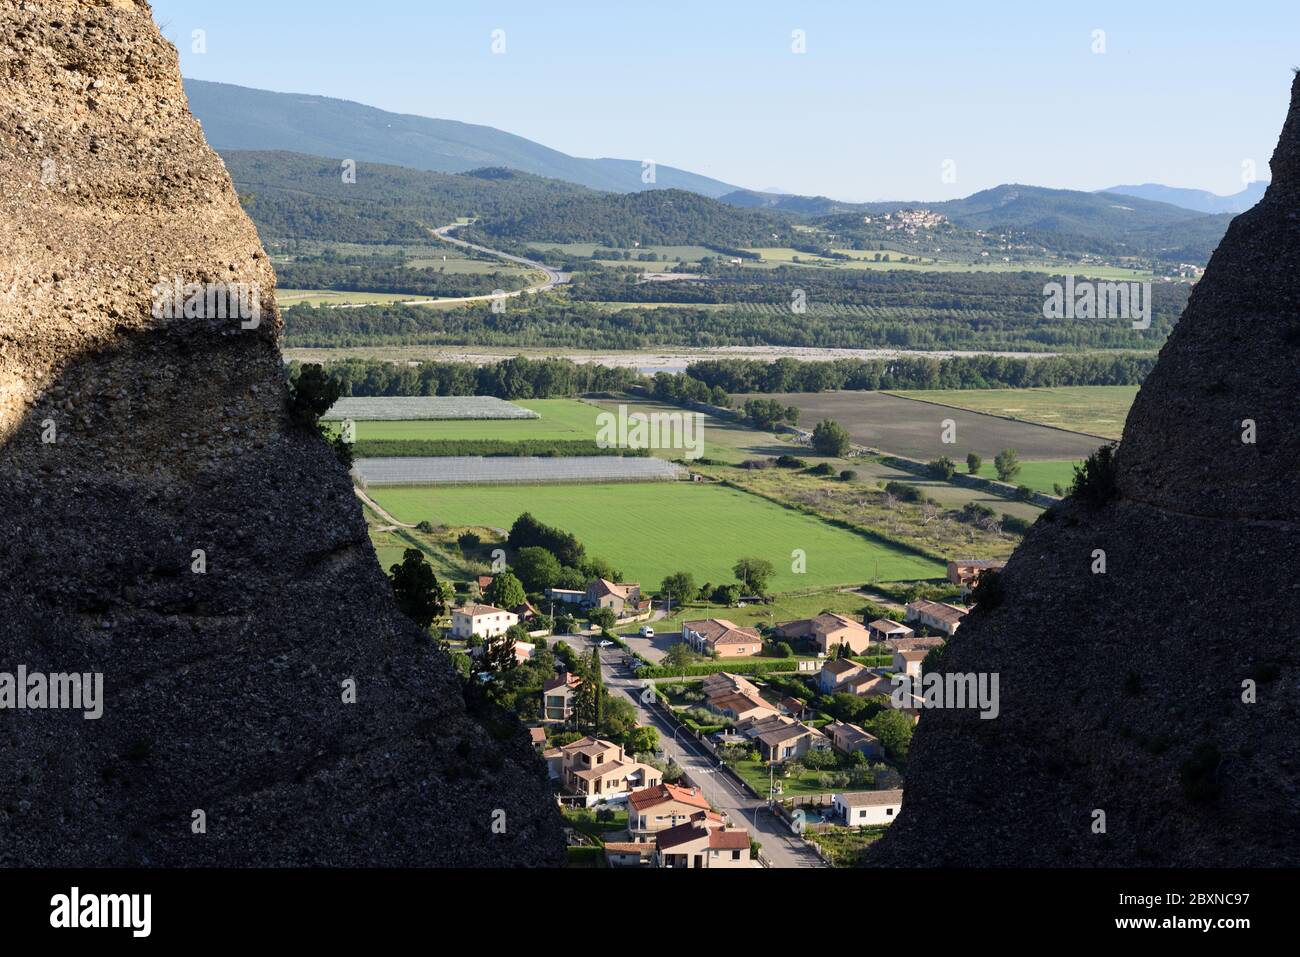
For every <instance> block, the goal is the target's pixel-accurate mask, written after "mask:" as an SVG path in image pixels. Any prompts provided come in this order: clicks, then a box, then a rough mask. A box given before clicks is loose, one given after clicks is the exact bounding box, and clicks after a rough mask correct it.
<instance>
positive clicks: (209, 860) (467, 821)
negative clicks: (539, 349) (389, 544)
mask: <svg viewBox="0 0 1300 957" xmlns="http://www.w3.org/2000/svg"><path fill="white" fill-rule="evenodd" d="M0 235H3V236H4V238H5V247H4V249H3V251H2V252H0V673H5V672H8V673H13V672H15V671H17V669H18V668H19V666H24V667H25V668H26V669H27V670H28V671H29V672H39V673H73V672H76V673H81V672H88V673H96V672H98V673H102V674H103V675H104V703H103V708H104V711H103V717H102V718H101V719H100V720H98V721H87V720H85V719H84V718H83V716H82V714H81V712H80V711H35V710H27V711H17V710H0V768H3V769H4V772H3V774H0V866H59V865H75V866H87V865H116V866H134V865H175V866H194V865H197V866H206V865H235V866H242V865H315V864H321V865H412V866H421V865H446V866H493V865H507V866H517V865H556V864H560V863H562V862H563V844H564V842H563V836H562V833H561V830H560V821H559V818H558V815H557V814H556V812H555V809H554V803H553V801H552V800H551V799H550V798H549V796H548V788H547V785H546V771H545V766H544V765H543V764H542V762H541V761H540V759H539V758H537V757H536V756H535V755H534V754H533V752H532V750H531V748H530V747H529V745H528V743H527V741H526V739H525V738H524V736H523V735H522V733H521V732H520V731H519V730H518V729H517V728H514V729H508V730H504V731H502V730H498V732H497V736H496V737H494V736H492V735H490V734H489V733H488V732H487V731H485V730H484V728H483V727H482V726H480V724H479V723H478V722H476V721H474V720H473V719H472V718H471V717H470V716H469V715H468V714H467V713H466V709H465V704H464V701H463V699H462V695H461V692H460V686H459V682H458V680H457V679H456V678H455V677H454V675H453V673H452V670H451V667H450V664H449V663H448V662H447V660H446V659H445V658H444V657H443V656H441V655H440V654H439V653H438V652H436V651H435V650H434V649H433V648H432V647H431V645H430V643H429V641H428V639H427V638H422V637H421V636H420V635H419V634H418V633H417V631H416V629H415V628H414V627H413V626H412V625H411V624H410V623H409V622H407V620H406V619H405V618H403V617H402V616H401V615H400V614H399V613H398V612H397V611H396V609H395V607H394V605H393V602H392V597H391V590H390V589H389V587H388V584H387V581H386V580H385V578H384V576H383V574H382V572H381V571H380V570H379V568H378V567H377V565H376V562H375V557H374V552H373V551H372V549H371V547H370V545H369V542H368V539H367V536H366V531H365V525H364V522H363V520H362V516H361V512H360V509H359V507H358V504H357V502H356V500H355V498H354V497H353V495H352V491H351V486H350V483H349V480H348V478H347V476H346V474H345V473H344V471H343V470H342V468H341V467H340V466H339V465H338V464H337V462H336V461H335V459H334V457H333V455H332V453H331V452H330V450H329V449H328V448H327V447H326V446H325V445H324V444H323V443H322V442H321V441H320V440H319V438H317V437H314V436H312V435H310V434H307V433H304V432H301V431H299V430H296V429H294V427H293V426H292V425H291V424H290V422H289V421H288V419H287V417H286V413H285V392H284V387H283V373H282V366H281V359H280V355H279V350H278V344H277V343H278V336H279V331H280V322H279V315H278V312H277V310H276V307H275V302H274V298H273V287H274V274H273V272H272V270H271V267H270V265H269V263H268V262H267V259H266V256H265V254H264V253H263V251H262V249H261V246H260V244H259V242H258V238H257V235H256V232H255V231H254V229H253V227H252V225H251V224H250V223H249V221H248V219H247V218H246V217H245V216H244V214H243V212H242V210H241V209H240V207H239V203H238V201H237V199H236V196H235V193H234V190H233V188H232V186H231V183H230V179H229V177H228V176H227V174H226V171H225V169H224V167H223V166H222V164H221V161H220V160H219V159H218V158H217V157H216V156H215V155H214V154H213V153H212V151H211V150H209V149H208V147H207V145H206V144H205V142H204V140H203V136H202V132H201V130H200V128H199V126H198V124H197V123H196V122H195V121H194V119H193V118H192V117H191V116H190V114H189V112H188V110H187V107H186V102H185V96H184V93H183V91H182V88H181V80H180V74H179V71H178V68H177V60H176V53H175V50H174V49H173V48H172V47H171V46H170V45H169V44H167V43H166V42H165V41H164V40H163V39H162V37H161V36H160V34H159V32H158V30H157V28H156V27H155V25H154V24H153V22H152V19H151V15H150V11H149V8H148V6H147V5H146V4H145V3H144V2H132V0H112V2H108V0H104V2H95V3H92V2H79V3H55V2H33V0H26V2H16V0H0ZM173 277H180V281H181V282H182V283H193V282H200V283H216V282H224V283H241V284H244V288H245V289H250V290H251V289H252V288H253V287H254V286H256V287H257V289H258V299H259V302H260V307H261V308H260V316H259V317H257V318H258V320H259V321H257V322H256V324H254V321H253V320H251V319H250V320H248V321H243V320H244V317H239V316H236V317H234V318H215V317H213V318H205V317H203V316H201V315H196V316H191V317H190V318H185V317H184V315H183V314H182V315H181V316H179V317H175V318H167V317H165V314H164V317H163V318H158V317H157V315H156V310H155V309H154V299H155V287H156V286H157V285H158V284H159V283H160V282H167V283H169V282H172V281H173ZM201 311H203V312H206V310H201ZM51 439H52V441H47V440H51ZM196 550H202V551H203V552H204V553H205V554H206V562H207V573H206V574H203V575H199V574H195V573H194V572H193V571H192V563H193V561H194V553H195V551H196ZM349 679H351V680H353V681H355V686H356V698H357V703H356V704H344V703H343V694H344V690H343V684H344V683H345V682H347V681H348V680H349ZM195 810H202V811H203V812H204V813H205V815H206V821H207V833H206V834H202V835H196V834H194V833H193V832H192V827H191V823H192V820H193V812H194V811H195ZM498 810H499V811H503V812H504V814H505V817H504V824H505V829H504V830H505V833H494V831H495V830H500V827H497V828H494V827H493V823H494V820H493V815H494V812H496V811H498ZM497 820H498V821H500V818H499V816H498V818H497Z"/></svg>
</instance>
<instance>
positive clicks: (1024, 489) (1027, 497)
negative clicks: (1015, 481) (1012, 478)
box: [1016, 485, 1034, 502]
mask: <svg viewBox="0 0 1300 957" xmlns="http://www.w3.org/2000/svg"><path fill="white" fill-rule="evenodd" d="M1016 498H1017V499H1019V500H1020V501H1022V502H1032V501H1033V500H1034V490H1033V489H1032V488H1030V487H1029V486H1028V485H1020V486H1017V487H1016Z"/></svg>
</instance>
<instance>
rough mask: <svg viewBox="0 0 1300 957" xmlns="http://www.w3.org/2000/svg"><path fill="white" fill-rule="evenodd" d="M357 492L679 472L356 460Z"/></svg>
mask: <svg viewBox="0 0 1300 957" xmlns="http://www.w3.org/2000/svg"><path fill="white" fill-rule="evenodd" d="M355 472H356V474H357V475H358V476H360V478H361V482H362V485H363V487H365V488H367V489H376V488H381V487H390V486H400V485H539V484H541V485H545V484H575V483H592V482H594V483H605V482H672V481H677V480H679V479H684V478H685V477H686V471H685V469H683V468H681V467H680V466H678V465H675V464H673V463H672V462H667V461H664V460H663V459H656V458H649V457H645V458H637V457H631V456H628V457H624V456H617V455H606V456H587V457H572V458H570V457H564V458H561V457H558V456H557V457H554V458H539V457H516V456H493V457H481V456H446V457H434V458H422V457H397V458H375V459H357V460H356V465H355Z"/></svg>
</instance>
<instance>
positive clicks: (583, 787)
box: [543, 737, 663, 807]
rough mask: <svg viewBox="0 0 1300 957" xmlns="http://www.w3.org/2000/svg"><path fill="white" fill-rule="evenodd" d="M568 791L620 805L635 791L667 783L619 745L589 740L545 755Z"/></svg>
mask: <svg viewBox="0 0 1300 957" xmlns="http://www.w3.org/2000/svg"><path fill="white" fill-rule="evenodd" d="M543 756H544V757H545V758H546V760H547V763H548V765H550V767H551V770H552V776H553V777H558V778H559V779H560V782H561V783H562V784H563V785H564V787H565V789H566V790H567V791H569V792H570V793H571V794H577V795H580V796H582V797H584V798H585V799H586V804H587V806H588V807H590V806H591V805H593V804H597V803H599V802H601V801H608V802H610V803H619V802H620V801H621V800H623V799H624V798H626V797H627V796H628V795H629V794H631V793H632V792H633V791H638V790H642V789H644V788H652V787H655V786H656V785H658V784H659V783H660V782H662V780H663V775H662V774H660V773H659V771H658V770H657V769H656V768H653V767H651V766H649V765H647V764H642V763H640V762H639V761H635V760H633V759H631V758H629V757H628V756H627V755H626V754H625V753H624V752H623V749H622V748H620V747H619V746H618V745H617V744H613V743H612V742H609V741H602V740H601V739H600V738H593V737H586V738H583V739H581V740H580V741H574V742H573V743H572V744H566V745H564V746H563V747H560V748H552V749H551V750H550V751H547V752H546V753H545V754H544V755H543Z"/></svg>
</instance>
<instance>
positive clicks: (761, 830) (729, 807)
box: [558, 635, 826, 867]
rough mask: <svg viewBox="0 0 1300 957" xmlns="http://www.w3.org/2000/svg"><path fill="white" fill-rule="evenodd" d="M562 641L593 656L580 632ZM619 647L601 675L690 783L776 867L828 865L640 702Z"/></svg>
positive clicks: (607, 652)
mask: <svg viewBox="0 0 1300 957" xmlns="http://www.w3.org/2000/svg"><path fill="white" fill-rule="evenodd" d="M558 640H559V641H563V642H564V643H565V644H567V645H569V646H570V647H571V648H573V649H574V650H575V651H577V652H579V653H581V654H587V655H589V654H591V649H592V647H593V645H594V643H595V642H596V641H598V640H599V639H593V638H590V637H585V636H579V635H561V636H558ZM623 655H624V652H623V650H622V649H621V648H618V647H613V648H603V649H601V653H600V661H601V674H602V676H603V678H604V681H605V686H606V687H607V688H608V689H609V690H610V692H611V693H619V692H621V693H623V694H626V695H627V696H628V697H629V698H630V699H631V700H632V703H633V705H635V707H636V709H637V720H638V721H639V722H640V723H641V724H643V725H651V726H653V727H655V728H658V729H659V738H660V747H661V748H662V750H663V751H664V753H665V756H666V757H669V758H672V759H673V761H675V762H676V763H677V764H678V765H680V766H681V768H682V769H683V770H684V771H685V772H686V779H687V781H688V783H690V784H692V785H695V786H697V787H699V788H700V790H701V791H702V792H703V793H704V796H705V798H706V799H707V800H708V801H709V803H710V804H712V805H713V806H714V807H715V808H716V809H717V810H719V811H723V812H725V813H726V815H727V816H728V817H729V818H730V819H731V822H732V823H733V824H735V825H736V826H738V827H744V828H747V829H748V830H749V832H750V834H751V835H752V836H753V837H754V839H755V840H757V841H758V842H759V843H760V844H762V845H763V856H764V857H766V858H767V859H768V860H769V861H771V862H772V865H773V866H774V867H825V866H826V865H825V864H823V863H822V861H821V859H820V858H819V857H817V855H816V854H814V853H813V852H812V850H811V849H809V848H808V846H807V845H805V844H804V843H803V841H801V840H799V839H798V838H796V837H795V836H794V835H793V834H791V833H790V829H789V828H788V827H787V826H786V825H785V824H784V823H783V822H782V821H781V820H780V819H779V818H777V817H776V816H775V815H774V814H772V813H771V812H769V811H768V810H767V808H766V806H765V802H763V801H760V800H758V799H756V798H754V797H752V796H751V795H750V794H749V792H748V791H746V790H745V789H744V788H743V787H741V786H740V785H739V784H737V783H736V782H735V781H734V780H732V778H731V776H730V774H728V773H727V772H726V771H724V770H722V769H720V768H719V767H718V766H717V762H716V760H715V759H714V758H713V756H712V755H710V754H709V753H708V751H706V750H705V749H704V748H703V747H701V746H700V745H699V743H698V742H696V741H694V740H692V739H690V738H688V737H685V736H682V735H678V736H677V737H676V738H674V736H673V729H672V727H671V726H670V725H669V724H668V722H667V720H666V719H664V718H662V717H660V715H659V713H658V709H656V708H653V707H647V706H646V704H645V702H643V701H642V695H643V694H644V693H645V690H646V683H645V682H643V681H640V680H638V679H637V678H634V677H632V676H631V675H630V674H628V673H627V672H626V671H624V669H623V667H622V665H621V661H622V659H623Z"/></svg>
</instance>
